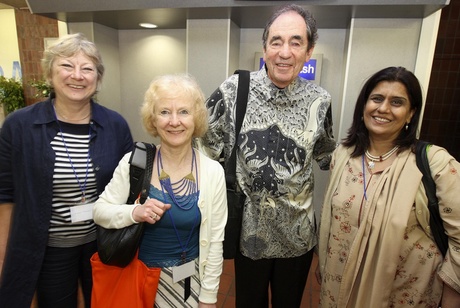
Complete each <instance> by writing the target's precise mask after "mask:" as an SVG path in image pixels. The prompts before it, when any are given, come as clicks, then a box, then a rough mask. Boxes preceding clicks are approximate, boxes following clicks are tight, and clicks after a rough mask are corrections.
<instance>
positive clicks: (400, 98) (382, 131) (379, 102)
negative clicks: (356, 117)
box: [363, 81, 415, 141]
mask: <svg viewBox="0 0 460 308" xmlns="http://www.w3.org/2000/svg"><path fill="white" fill-rule="evenodd" d="M414 112H415V110H413V109H411V103H410V100H409V97H408V95H407V90H406V87H405V86H404V85H403V84H402V83H400V82H388V81H382V82H379V83H378V84H377V85H376V86H375V88H374V89H373V90H372V92H371V93H370V95H369V98H368V100H367V102H366V105H365V106H364V114H363V120H364V124H365V126H366V128H367V130H368V131H369V137H370V138H371V139H373V140H374V141H375V140H382V141H394V140H396V138H397V137H398V136H399V134H400V132H401V130H402V129H404V126H405V125H406V124H408V123H410V121H411V118H412V116H413V115H414Z"/></svg>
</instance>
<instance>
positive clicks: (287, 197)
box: [198, 68, 336, 260]
mask: <svg viewBox="0 0 460 308" xmlns="http://www.w3.org/2000/svg"><path fill="white" fill-rule="evenodd" d="M250 80H251V81H250V88H249V97H248V105H247V109H246V114H245V117H244V121H243V125H242V128H241V132H240V134H239V136H238V138H237V145H238V152H237V181H238V184H239V186H240V188H241V189H242V191H243V192H244V194H245V195H246V202H245V208H244V214H243V228H242V234H241V242H240V249H241V252H242V253H243V255H245V256H247V257H249V258H251V259H254V260H256V259H261V258H289V257H296V256H300V255H302V254H304V253H306V252H307V251H309V250H310V249H311V248H313V246H314V245H315V244H316V238H315V226H314V211H313V205H312V198H313V184H314V179H313V163H312V160H313V159H315V160H316V161H317V162H318V164H319V166H320V168H321V169H324V170H325V169H328V168H329V162H330V155H331V153H332V151H333V150H334V149H335V146H336V142H335V141H334V139H333V136H332V117H331V97H330V95H329V93H327V92H326V91H325V90H324V89H322V88H321V87H319V86H318V85H315V84H313V83H311V82H309V81H307V80H305V79H302V78H297V79H296V80H295V81H294V82H292V83H291V84H290V85H289V86H288V87H286V88H284V89H279V88H277V87H276V86H275V85H274V84H273V83H272V82H271V80H270V79H269V78H268V75H267V73H266V71H265V68H262V69H261V70H260V71H258V72H251V77H250ZM237 88H238V75H233V76H231V77H229V78H228V79H227V80H226V81H225V82H224V83H223V84H222V85H221V86H220V87H219V88H218V89H217V90H216V91H215V92H214V93H213V94H212V95H211V97H210V98H209V99H208V100H207V103H206V104H207V108H208V111H209V114H210V119H209V131H208V133H207V134H206V136H205V137H204V138H202V139H200V140H199V141H198V145H199V146H200V148H201V149H202V150H203V151H204V152H205V153H207V155H209V156H210V157H211V158H213V159H219V157H220V155H221V154H222V156H223V157H224V160H225V161H226V160H227V159H228V157H229V156H230V154H231V149H232V145H233V144H235V125H234V123H235V101H236V95H237Z"/></svg>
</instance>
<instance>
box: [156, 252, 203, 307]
mask: <svg viewBox="0 0 460 308" xmlns="http://www.w3.org/2000/svg"><path fill="white" fill-rule="evenodd" d="M172 273H173V271H172V267H165V268H162V269H161V275H160V282H159V284H158V291H157V296H156V298H155V305H154V307H155V308H168V307H171V308H176V307H187V308H195V307H198V296H199V295H200V289H201V282H200V278H199V267H198V258H196V259H195V274H194V275H193V276H191V277H190V296H189V298H188V299H187V301H186V302H184V280H181V281H179V282H176V283H174V282H173V274H172Z"/></svg>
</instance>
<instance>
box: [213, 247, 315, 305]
mask: <svg viewBox="0 0 460 308" xmlns="http://www.w3.org/2000/svg"><path fill="white" fill-rule="evenodd" d="M317 264H318V259H317V257H316V255H314V257H313V261H312V264H311V268H310V273H309V274H308V280H307V285H306V286H305V290H304V293H303V298H302V304H301V308H316V307H318V302H319V285H318V283H317V282H316V278H315V269H316V265H317ZM233 278H234V266H233V260H224V270H223V273H222V275H221V276H220V288H219V294H218V295H217V307H218V308H234V307H235V282H234V279H233Z"/></svg>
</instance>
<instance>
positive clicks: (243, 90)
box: [225, 70, 250, 188]
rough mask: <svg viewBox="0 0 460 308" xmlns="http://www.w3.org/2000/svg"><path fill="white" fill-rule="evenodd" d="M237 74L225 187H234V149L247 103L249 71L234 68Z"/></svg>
mask: <svg viewBox="0 0 460 308" xmlns="http://www.w3.org/2000/svg"><path fill="white" fill-rule="evenodd" d="M235 74H238V75H239V77H238V92H237V94H236V114H235V144H234V145H233V147H232V153H231V155H230V157H229V159H228V164H227V170H226V173H225V178H226V182H227V187H233V188H236V186H235V184H236V149H237V145H236V143H237V142H238V135H239V134H240V131H241V126H242V125H243V119H244V114H245V113H246V106H247V103H248V95H249V83H250V72H249V71H246V70H236V71H235Z"/></svg>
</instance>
